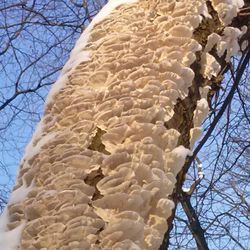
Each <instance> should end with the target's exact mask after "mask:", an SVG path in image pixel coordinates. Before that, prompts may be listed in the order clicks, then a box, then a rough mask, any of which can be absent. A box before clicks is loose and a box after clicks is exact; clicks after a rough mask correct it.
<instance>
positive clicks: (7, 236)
mask: <svg viewBox="0 0 250 250" xmlns="http://www.w3.org/2000/svg"><path fill="white" fill-rule="evenodd" d="M8 223H9V212H8V208H7V207H6V208H5V209H4V212H3V213H2V214H1V216H0V249H1V250H15V249H17V247H18V245H19V243H20V240H21V233H22V231H23V228H24V225H25V222H23V223H21V224H20V225H19V226H18V227H16V228H15V229H13V230H11V231H8V228H7V224H8Z"/></svg>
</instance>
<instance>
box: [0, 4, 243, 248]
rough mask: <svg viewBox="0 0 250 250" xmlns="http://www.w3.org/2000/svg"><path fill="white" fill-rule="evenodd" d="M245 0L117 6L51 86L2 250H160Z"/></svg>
mask: <svg viewBox="0 0 250 250" xmlns="http://www.w3.org/2000/svg"><path fill="white" fill-rule="evenodd" d="M243 5H244V3H243V2H242V1H240V0H238V1H237V0H235V1H226V0H225V1H224V0H213V1H203V0H185V1H184V0H183V1H172V0H151V1H146V0H138V1H136V0H110V1H109V3H108V4H107V5H106V6H105V7H104V9H103V10H102V11H101V13H100V14H99V15H98V16H97V17H96V18H95V19H94V20H93V22H92V23H91V24H90V26H89V27H88V28H87V29H86V31H85V32H84V33H83V34H82V35H81V37H80V39H79V40H78V41H77V43H76V47H75V48H74V49H73V51H72V53H71V56H70V59H69V61H68V63H67V64H66V65H65V67H64V69H63V70H62V73H61V76H60V77H59V79H58V81H57V82H56V83H55V85H54V86H53V88H52V90H51V92H50V94H49V96H48V99H47V102H46V107H45V114H44V117H43V118H42V120H41V122H40V124H39V125H38V127H37V130H36V132H35V134H34V136H33V138H32V140H31V142H30V144H29V145H28V146H27V148H26V152H25V155H24V157H23V160H22V162H21V165H20V170H19V173H18V178H17V183H16V186H15V188H14V191H13V192H12V195H11V198H10V201H9V204H8V207H7V209H6V210H5V212H4V215H3V216H2V218H1V223H0V230H1V231H2V233H1V235H2V236H0V243H1V249H3V250H9V249H11V250H13V249H19V250H36V249H37V250H38V249H43V250H55V249H60V250H71V249H81V250H82V249H86V250H87V249H93V250H94V249H106V250H109V249H121V250H126V249H130V250H132V249H133V250H136V249H152V250H155V249H158V248H159V247H160V245H161V243H162V241H163V237H164V234H165V232H166V231H167V229H168V227H169V225H168V224H169V222H168V219H169V218H171V213H172V209H173V208H174V206H175V203H174V202H173V201H172V200H171V198H170V197H171V195H172V194H173V192H174V189H175V185H176V182H178V185H179V186H180V185H181V182H182V181H183V177H182V167H183V165H184V162H185V159H186V157H187V155H191V154H192V152H191V150H192V146H193V144H194V142H195V141H196V140H197V138H198V137H199V136H200V134H201V132H202V131H201V127H200V126H201V123H202V121H203V119H204V118H205V117H206V115H207V113H208V111H209V108H208V102H207V93H208V91H209V88H210V87H209V86H210V85H211V82H214V81H216V78H217V77H218V75H219V73H220V72H221V71H222V66H223V65H225V64H226V62H227V61H228V60H229V59H230V57H231V56H232V55H233V54H235V53H237V52H238V51H239V45H238V40H239V39H240V38H241V37H242V35H243V34H244V32H245V28H244V27H243V28H242V29H241V30H240V29H237V28H233V27H230V23H231V21H232V18H233V17H235V16H236V15H237V12H238V10H239V8H241V7H242V6H243Z"/></svg>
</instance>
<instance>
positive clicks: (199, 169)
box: [198, 163, 204, 180]
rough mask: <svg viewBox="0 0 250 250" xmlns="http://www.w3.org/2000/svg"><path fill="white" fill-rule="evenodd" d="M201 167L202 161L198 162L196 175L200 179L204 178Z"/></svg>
mask: <svg viewBox="0 0 250 250" xmlns="http://www.w3.org/2000/svg"><path fill="white" fill-rule="evenodd" d="M202 169H203V168H202V163H199V164H198V176H199V179H200V180H201V179H203V178H204V173H203V171H202Z"/></svg>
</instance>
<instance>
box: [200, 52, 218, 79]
mask: <svg viewBox="0 0 250 250" xmlns="http://www.w3.org/2000/svg"><path fill="white" fill-rule="evenodd" d="M201 64H202V67H201V73H202V75H203V76H204V77H206V78H208V79H209V80H210V79H211V78H212V76H217V75H218V73H219V72H220V69H221V66H220V64H219V63H218V62H217V61H216V59H215V58H214V57H213V56H212V55H210V54H209V53H207V52H205V53H202V55H201Z"/></svg>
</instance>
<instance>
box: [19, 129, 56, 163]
mask: <svg viewBox="0 0 250 250" xmlns="http://www.w3.org/2000/svg"><path fill="white" fill-rule="evenodd" d="M56 135H57V133H49V134H47V135H45V136H43V137H41V139H40V140H39V141H38V143H37V144H36V145H35V146H34V145H33V140H31V142H30V143H29V144H28V146H27V147H26V149H25V153H24V157H23V159H24V160H26V161H28V160H29V159H31V158H32V157H33V156H35V155H36V154H38V153H39V151H40V149H41V148H42V147H43V146H44V145H45V144H47V143H48V142H49V141H51V140H53V139H54V138H55V136H56ZM34 136H35V134H34V135H33V137H34Z"/></svg>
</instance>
